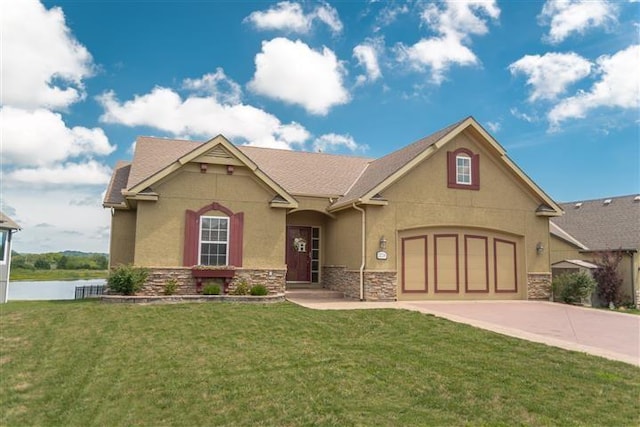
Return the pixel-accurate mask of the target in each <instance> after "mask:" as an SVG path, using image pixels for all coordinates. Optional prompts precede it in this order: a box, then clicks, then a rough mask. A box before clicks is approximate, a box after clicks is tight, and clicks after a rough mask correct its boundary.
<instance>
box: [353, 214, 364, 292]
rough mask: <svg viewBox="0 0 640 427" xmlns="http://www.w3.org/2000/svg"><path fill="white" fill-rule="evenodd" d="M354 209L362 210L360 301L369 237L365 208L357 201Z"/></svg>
mask: <svg viewBox="0 0 640 427" xmlns="http://www.w3.org/2000/svg"><path fill="white" fill-rule="evenodd" d="M352 206H353V209H355V210H357V211H360V212H362V262H361V263H360V301H364V266H365V262H366V259H367V258H366V256H367V251H366V243H367V239H366V236H365V231H366V218H367V217H366V214H365V210H364V209H362V208H359V207H357V206H356V203H355V202H353V204H352Z"/></svg>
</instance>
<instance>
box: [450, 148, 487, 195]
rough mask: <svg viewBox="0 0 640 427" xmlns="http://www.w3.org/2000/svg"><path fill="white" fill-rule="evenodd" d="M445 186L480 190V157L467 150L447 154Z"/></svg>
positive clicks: (462, 149)
mask: <svg viewBox="0 0 640 427" xmlns="http://www.w3.org/2000/svg"><path fill="white" fill-rule="evenodd" d="M447 186H448V187H449V188H460V189H466V190H479V189H480V155H479V154H474V153H473V151H471V150H469V149H467V148H458V149H457V150H455V151H448V152H447Z"/></svg>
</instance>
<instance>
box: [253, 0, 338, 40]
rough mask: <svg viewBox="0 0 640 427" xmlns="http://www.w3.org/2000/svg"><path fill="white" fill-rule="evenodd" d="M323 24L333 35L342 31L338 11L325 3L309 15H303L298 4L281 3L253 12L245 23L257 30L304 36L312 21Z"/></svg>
mask: <svg viewBox="0 0 640 427" xmlns="http://www.w3.org/2000/svg"><path fill="white" fill-rule="evenodd" d="M316 19H317V20H319V21H321V22H324V23H325V24H326V25H327V26H328V27H329V28H330V29H331V31H332V32H333V33H334V34H338V33H340V32H341V31H342V28H343V25H342V22H341V21H340V17H339V16H338V11H336V9H334V8H333V7H331V6H330V5H329V4H327V3H322V4H320V5H319V6H317V7H316V8H315V9H314V10H313V11H311V12H310V13H305V12H304V11H303V10H302V6H301V5H300V4H299V3H294V2H289V1H282V2H279V3H277V4H276V5H275V6H272V7H270V8H269V9H267V10H266V11H255V12H252V13H251V14H250V15H249V16H247V17H246V18H245V19H244V20H245V22H250V23H252V24H253V25H254V26H255V27H256V28H257V29H259V30H280V31H287V32H291V33H299V34H305V33H308V32H309V31H310V30H311V26H312V24H313V21H314V20H316Z"/></svg>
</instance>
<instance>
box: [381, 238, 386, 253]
mask: <svg viewBox="0 0 640 427" xmlns="http://www.w3.org/2000/svg"><path fill="white" fill-rule="evenodd" d="M385 249H387V239H385V238H384V236H382V237H380V250H381V251H384V250H385Z"/></svg>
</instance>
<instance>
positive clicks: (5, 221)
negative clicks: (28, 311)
mask: <svg viewBox="0 0 640 427" xmlns="http://www.w3.org/2000/svg"><path fill="white" fill-rule="evenodd" d="M17 230H20V226H19V225H18V224H16V223H15V222H14V221H13V220H12V219H11V218H9V217H8V216H6V215H5V214H4V213H2V212H0V303H4V302H7V297H8V294H9V273H10V268H11V237H12V236H13V233H15V232H16V231H17Z"/></svg>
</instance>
